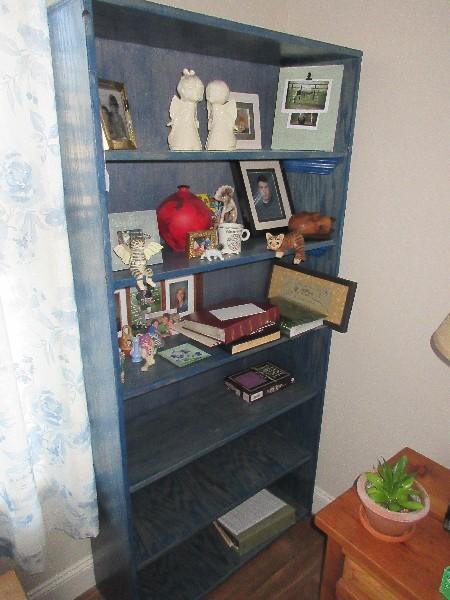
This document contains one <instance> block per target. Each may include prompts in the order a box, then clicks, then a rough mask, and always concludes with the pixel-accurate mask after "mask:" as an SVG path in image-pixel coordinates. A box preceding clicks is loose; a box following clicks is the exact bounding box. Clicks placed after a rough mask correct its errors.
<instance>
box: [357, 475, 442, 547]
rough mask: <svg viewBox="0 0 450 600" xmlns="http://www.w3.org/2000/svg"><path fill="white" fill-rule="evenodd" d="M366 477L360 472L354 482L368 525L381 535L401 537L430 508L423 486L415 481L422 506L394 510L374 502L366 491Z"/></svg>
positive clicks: (407, 532)
mask: <svg viewBox="0 0 450 600" xmlns="http://www.w3.org/2000/svg"><path fill="white" fill-rule="evenodd" d="M366 483H367V477H366V476H365V475H364V474H362V475H360V476H359V478H358V481H357V483H356V489H357V492H358V495H359V497H360V500H361V502H362V503H363V505H364V509H365V512H366V516H367V520H368V522H369V525H370V526H371V527H372V528H373V529H374V530H376V531H378V532H380V533H381V534H383V535H386V536H391V537H403V536H405V535H408V534H409V533H411V532H412V530H413V528H414V526H415V525H416V524H417V523H418V522H419V521H421V520H422V519H424V518H425V517H426V516H427V514H428V512H429V510H430V498H429V496H428V494H427V492H426V490H425V488H424V487H423V486H422V485H420V483H418V482H417V481H416V482H415V484H414V486H415V487H416V488H417V489H418V490H419V491H420V495H421V499H422V502H423V503H424V507H423V508H422V509H420V510H415V511H411V512H394V511H392V510H388V509H387V508H384V507H383V506H380V504H377V503H376V502H374V501H373V500H372V499H371V498H370V497H369V496H368V495H367V492H366Z"/></svg>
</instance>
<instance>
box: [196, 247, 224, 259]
mask: <svg viewBox="0 0 450 600" xmlns="http://www.w3.org/2000/svg"><path fill="white" fill-rule="evenodd" d="M203 258H206V259H207V260H209V261H210V262H211V260H216V259H218V260H225V259H224V257H223V254H222V252H221V251H220V249H219V248H206V250H205V251H204V252H203V254H202V255H201V256H200V259H203Z"/></svg>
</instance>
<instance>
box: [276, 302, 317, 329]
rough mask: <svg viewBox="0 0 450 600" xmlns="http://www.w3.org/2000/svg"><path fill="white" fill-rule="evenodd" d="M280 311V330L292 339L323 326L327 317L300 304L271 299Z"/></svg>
mask: <svg viewBox="0 0 450 600" xmlns="http://www.w3.org/2000/svg"><path fill="white" fill-rule="evenodd" d="M273 302H275V303H276V304H277V306H278V308H279V309H280V314H281V318H280V330H281V332H282V333H283V334H284V335H287V336H288V337H294V336H296V335H299V334H300V333H304V332H305V331H309V330H310V329H315V328H316V327H320V326H321V325H323V322H324V319H326V317H327V315H326V314H324V313H320V312H318V311H316V310H313V309H312V308H309V307H307V306H304V305H302V304H296V303H294V302H289V301H288V300H285V299H283V298H279V297H276V298H274V299H273Z"/></svg>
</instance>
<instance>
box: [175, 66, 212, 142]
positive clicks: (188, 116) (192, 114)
mask: <svg viewBox="0 0 450 600" xmlns="http://www.w3.org/2000/svg"><path fill="white" fill-rule="evenodd" d="M204 91H205V87H204V85H203V83H202V82H201V81H200V79H199V77H198V76H197V75H196V74H195V71H193V70H189V69H183V75H182V76H181V79H180V81H179V82H178V85H177V92H178V93H179V95H180V97H179V98H178V96H174V97H173V98H172V102H171V103H170V108H169V115H170V121H169V122H168V123H167V126H168V127H171V130H170V133H169V137H168V138H167V141H168V144H169V148H170V149H171V150H202V142H201V140H200V136H199V134H198V127H199V123H198V119H197V103H198V102H200V100H202V99H203V92H204Z"/></svg>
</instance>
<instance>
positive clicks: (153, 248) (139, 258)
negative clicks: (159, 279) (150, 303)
mask: <svg viewBox="0 0 450 600" xmlns="http://www.w3.org/2000/svg"><path fill="white" fill-rule="evenodd" d="M117 238H118V241H119V243H118V245H117V246H115V247H114V252H115V253H116V254H117V256H119V257H120V258H121V259H122V261H123V262H124V264H126V265H129V266H130V271H131V274H132V276H133V277H134V278H135V279H136V286H137V287H138V289H139V290H141V291H146V290H147V287H146V285H150V286H151V287H155V283H154V282H153V279H152V275H153V271H152V269H151V268H150V267H149V266H148V265H147V260H148V259H149V258H150V257H151V256H153V255H154V254H157V253H158V252H159V251H160V250H161V249H162V246H161V244H158V242H151V241H150V239H151V235H150V234H148V233H144V232H143V231H142V230H141V229H136V230H131V231H118V232H117Z"/></svg>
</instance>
